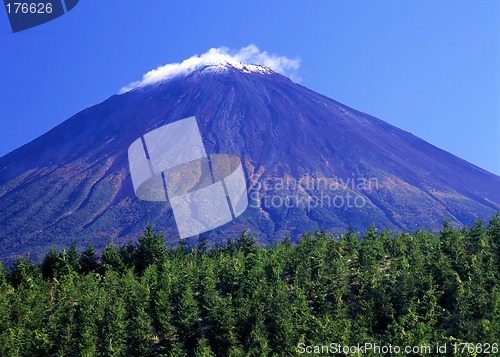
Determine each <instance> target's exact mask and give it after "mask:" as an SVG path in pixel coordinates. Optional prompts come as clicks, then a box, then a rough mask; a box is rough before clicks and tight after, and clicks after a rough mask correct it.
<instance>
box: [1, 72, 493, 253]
mask: <svg viewBox="0 0 500 357" xmlns="http://www.w3.org/2000/svg"><path fill="white" fill-rule="evenodd" d="M262 72H266V71H262ZM193 115H194V116H196V117H197V119H198V123H199V126H200V129H201V132H202V135H203V140H204V143H205V146H206V149H207V152H209V153H229V154H234V155H237V156H239V157H240V158H241V159H242V160H243V162H244V165H245V170H246V175H247V177H248V178H249V180H248V183H249V189H250V206H251V207H249V208H248V209H247V211H246V212H245V213H244V214H243V215H242V216H240V217H239V218H238V219H237V220H235V221H233V222H231V223H228V224H227V225H225V226H223V227H221V228H219V229H217V230H215V231H211V232H209V233H208V234H207V235H208V237H209V239H211V240H219V239H225V238H227V236H228V235H230V234H237V232H239V231H241V230H242V229H245V228H249V229H250V230H251V231H252V232H255V233H256V234H257V238H258V240H260V241H262V242H270V241H272V240H273V239H274V238H276V237H281V236H283V235H286V234H291V235H292V236H297V235H298V234H299V233H301V232H305V231H309V230H315V229H319V228H325V229H327V230H342V229H346V228H347V227H349V226H351V227H353V228H354V229H360V230H361V229H364V228H366V227H367V226H368V225H369V224H371V223H375V224H376V225H377V226H380V227H393V228H397V229H402V230H414V229H416V228H431V227H439V226H440V225H441V223H442V220H443V219H444V218H445V217H449V218H450V219H451V220H452V221H453V222H455V223H456V224H470V223H471V222H472V221H473V220H474V219H477V218H483V219H488V218H489V217H490V216H491V215H492V214H493V213H494V212H495V211H497V210H499V209H500V177H498V176H496V175H493V174H491V173H489V172H487V171H485V170H482V169H481V168H479V167H476V166H474V165H472V164H470V163H468V162H466V161H464V160H462V159H460V158H458V157H456V156H454V155H451V154H449V153H447V152H445V151H443V150H440V149H438V148H436V147H434V146H432V145H430V144H428V143H427V142H425V141H423V140H421V139H419V138H417V137H415V136H413V135H412V134H410V133H407V132H405V131H402V130H400V129H398V128H396V127H394V126H391V125H389V124H387V123H385V122H383V121H381V120H379V119H377V118H374V117H372V116H369V115H367V114H364V113H360V112H358V111H355V110H353V109H351V108H349V107H346V106H345V105H342V104H340V103H338V102H336V101H334V100H332V99H329V98H326V97H324V96H322V95H320V94H317V93H315V92H313V91H311V90H309V89H307V88H304V87H302V86H300V85H298V84H295V83H293V82H292V81H290V80H289V79H288V78H286V77H283V76H281V75H279V74H276V73H272V72H270V71H267V73H261V72H259V71H255V72H251V71H244V70H238V69H236V68H232V67H230V66H229V67H227V68H226V69H225V70H220V68H218V67H212V66H207V67H204V68H201V69H198V70H196V71H194V72H191V73H189V74H187V75H183V76H178V77H175V78H173V79H170V80H168V81H164V82H162V83H159V84H155V85H150V86H147V87H143V88H140V89H135V90H133V91H130V92H128V93H125V94H122V95H115V96H112V97H111V98H109V99H108V100H106V101H105V102H103V103H101V104H98V105H95V106H93V107H90V108H88V109H85V110H84V111H82V112H80V113H78V114H76V115H75V116H73V117H71V118H70V119H68V120H66V121H65V122H64V123H62V124H61V125H59V126H57V127H55V128H54V129H52V130H51V131H49V132H48V133H46V134H44V135H42V136H41V137H39V138H37V139H36V140H34V141H32V142H31V143H29V144H26V145H24V146H23V147H21V148H19V149H17V150H15V151H13V152H11V153H10V154H8V155H6V156H4V157H2V158H0V242H1V244H0V257H1V258H4V259H9V258H12V257H14V256H15V255H16V254H25V253H26V252H27V251H29V250H30V251H31V252H32V253H34V254H35V255H36V254H37V253H43V252H44V251H46V250H47V249H48V248H49V247H50V246H51V245H54V246H56V247H58V246H62V245H67V244H68V243H69V242H70V241H72V240H76V241H77V243H78V244H79V245H80V246H81V245H86V244H88V243H89V242H92V243H93V244H94V246H97V247H98V248H99V247H103V246H104V245H105V244H106V243H107V242H108V241H110V240H113V241H114V242H116V243H120V242H125V241H127V240H129V239H131V238H135V237H137V236H138V234H139V233H140V232H141V231H142V230H143V229H144V228H145V226H146V225H147V224H150V223H153V224H155V226H156V229H158V230H163V231H165V233H166V237H167V240H168V241H171V242H175V241H177V240H178V235H177V230H176V228H175V222H174V219H173V216H172V211H171V209H170V207H169V205H168V204H165V203H161V202H158V203H152V202H143V201H139V200H137V199H136V198H135V196H134V193H133V189H132V182H131V179H130V175H129V171H128V162H127V150H128V147H129V145H130V144H131V143H132V142H133V141H134V140H135V139H137V138H138V137H140V136H141V135H143V134H144V133H146V132H148V131H150V130H152V129H154V128H156V127H159V126H161V125H164V124H167V123H170V122H173V121H176V120H179V119H183V118H187V117H190V116H193ZM349 202H350V203H349ZM320 203H321V204H320ZM356 205H357V206H358V207H355V206H356Z"/></svg>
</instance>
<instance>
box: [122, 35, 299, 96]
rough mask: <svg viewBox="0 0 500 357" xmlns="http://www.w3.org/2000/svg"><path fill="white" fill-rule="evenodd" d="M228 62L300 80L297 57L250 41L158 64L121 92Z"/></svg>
mask: <svg viewBox="0 0 500 357" xmlns="http://www.w3.org/2000/svg"><path fill="white" fill-rule="evenodd" d="M227 64H229V65H231V66H233V67H236V68H242V67H243V65H245V66H246V69H247V70H255V71H260V72H263V69H262V68H261V67H257V66H252V65H258V66H264V67H267V68H269V69H271V70H273V71H274V72H278V73H281V74H283V75H285V76H288V77H290V78H292V79H294V80H296V81H299V80H300V78H299V77H297V76H296V71H297V70H298V69H299V67H300V58H295V59H290V58H288V57H285V56H278V55H275V54H269V53H267V52H266V51H261V50H260V49H259V48H258V47H257V46H255V45H254V44H251V45H249V46H246V47H243V48H241V49H240V50H238V51H231V50H230V49H228V48H226V47H219V48H211V49H210V50H209V51H208V52H205V53H203V54H202V55H199V56H198V55H194V56H192V57H190V58H188V59H186V60H184V61H182V62H181V63H170V64H166V65H164V66H160V67H158V68H156V69H153V70H151V71H149V72H148V73H146V74H145V75H144V76H143V77H142V80H140V81H137V82H133V83H130V84H129V85H128V86H125V87H123V88H122V89H121V90H120V93H124V92H128V91H129V90H132V89H135V88H139V87H143V86H147V85H149V84H154V83H157V82H161V81H164V80H167V79H169V78H172V77H174V76H177V75H181V74H187V73H189V72H192V71H194V70H196V69H198V68H200V67H204V66H207V65H222V66H224V65H227ZM264 71H265V70H264Z"/></svg>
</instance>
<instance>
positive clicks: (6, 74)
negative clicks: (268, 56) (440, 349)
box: [0, 0, 500, 174]
mask: <svg viewBox="0 0 500 357" xmlns="http://www.w3.org/2000/svg"><path fill="white" fill-rule="evenodd" d="M194 3H195V4H194ZM251 43H254V44H256V45H257V46H258V47H259V48H260V49H261V50H265V51H267V52H269V53H274V54H278V55H283V56H287V57H289V58H296V57H300V58H301V66H300V69H299V70H298V75H299V76H300V77H301V78H302V81H301V82H300V84H302V85H304V86H306V87H308V88H310V89H313V90H315V91H317V92H319V93H322V94H324V95H326V96H328V97H331V98H333V99H335V100H338V101H340V102H342V103H344V104H347V105H349V106H351V107H353V108H355V109H357V110H360V111H363V112H366V113H369V114H371V115H374V116H377V117H379V118H381V119H383V120H385V121H387V122H389V123H391V124H393V125H395V126H397V127H400V128H402V129H404V130H407V131H409V132H411V133H413V134H415V135H417V136H419V137H421V138H423V139H424V140H426V141H428V142H430V143H432V144H434V145H436V146H438V147H440V148H442V149H445V150H447V151H449V152H451V153H453V154H455V155H457V156H459V157H462V158H464V159H466V160H467V161H469V162H471V163H473V164H475V165H477V166H480V167H482V168H484V169H486V170H488V171H491V172H494V173H496V174H500V2H497V1H481V2H475V1H444V0H442V1H434V0H429V1H418V2H417V1H413V2H410V1H400V0H397V1H388V0H385V1H347V0H345V1H341V0H335V1H332V0H326V1H319V0H318V1H314V2H311V1H289V0H288V1H281V0H273V1H252V2H237V1H218V2H214V1H211V2H209V1H199V2H178V1H175V2H174V1H171V0H148V1H138V0H120V1H105V0H104V1H103V0H85V1H81V2H80V3H79V5H78V6H77V7H75V8H74V9H73V10H72V11H70V12H69V13H67V14H66V15H64V16H62V17H60V18H58V19H56V20H54V21H51V22H49V23H47V24H44V25H41V26H39V27H36V28H33V29H30V30H27V31H23V32H19V33H16V34H12V33H11V31H10V26H9V24H8V21H7V15H6V13H5V11H4V10H0V83H1V96H0V128H1V130H0V156H3V155H5V154H7V153H8V152H10V151H12V150H14V149H15V148H17V147H19V146H21V145H23V144H25V143H27V142H29V141H31V140H33V139H35V138H36V137H37V136H39V135H41V134H43V133H44V132H46V131H48V130H49V129H51V128H52V127H54V126H56V125H57V124H59V123H61V122H62V121H64V120H65V119H67V118H69V117H70V116H71V115H73V114H75V113H77V112H79V111H80V110H83V109H85V108H86V107H88V106H91V105H93V104H97V103H99V102H101V101H103V100H105V99H106V98H108V97H109V96H111V95H113V94H115V93H117V92H118V91H119V89H120V88H122V87H123V86H125V85H127V84H128V83H130V82H133V81H136V80H140V79H141V78H142V75H143V74H144V73H146V72H147V71H149V70H151V69H153V68H156V67H158V66H160V65H163V64H166V63H170V62H179V61H182V60H184V59H186V58H188V57H190V56H192V55H194V54H201V53H203V52H206V51H207V50H208V49H209V48H211V47H220V46H226V47H229V48H231V49H240V48H242V47H245V46H247V45H249V44H251Z"/></svg>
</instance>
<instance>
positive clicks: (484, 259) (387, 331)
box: [0, 214, 500, 357]
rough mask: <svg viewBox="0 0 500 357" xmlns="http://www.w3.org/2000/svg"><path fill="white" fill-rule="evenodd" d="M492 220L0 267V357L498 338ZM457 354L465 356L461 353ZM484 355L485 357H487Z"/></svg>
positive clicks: (257, 350) (499, 259) (151, 244)
mask: <svg viewBox="0 0 500 357" xmlns="http://www.w3.org/2000/svg"><path fill="white" fill-rule="evenodd" d="M499 253H500V217H499V215H498V214H497V215H495V216H494V217H493V218H492V219H491V221H490V222H489V225H488V226H487V227H485V224H484V223H483V222H480V221H478V222H476V223H475V224H474V225H473V226H472V227H471V228H470V229H469V228H464V229H461V230H459V229H457V228H455V227H453V226H452V225H451V224H450V222H448V221H447V222H445V223H444V225H443V229H442V230H441V232H439V233H437V234H434V233H432V232H423V231H420V232H417V233H414V234H408V233H400V234H396V235H391V234H390V232H389V231H387V230H386V231H382V232H377V230H376V229H375V228H374V227H370V228H369V229H368V230H367V232H366V233H365V235H364V237H363V239H359V236H358V234H357V233H355V232H352V231H350V232H348V233H346V234H344V235H342V236H341V237H339V238H338V239H336V238H334V237H333V236H331V235H329V234H327V233H325V232H318V233H316V234H315V235H312V234H306V235H304V236H303V237H302V238H301V239H300V240H299V241H298V242H297V244H296V245H292V244H291V242H290V240H289V239H288V238H287V239H285V240H284V241H283V242H281V243H280V242H276V243H275V244H274V245H273V246H272V247H269V248H262V247H258V246H257V245H256V244H255V240H254V239H253V237H252V236H251V235H248V234H247V233H246V232H244V233H242V234H241V236H240V237H239V238H238V239H236V240H232V239H231V240H229V241H228V242H227V244H225V245H221V246H216V247H215V248H212V249H209V248H208V247H207V246H206V242H205V241H202V242H201V243H200V245H199V246H197V247H193V248H192V249H190V250H188V249H187V245H186V244H185V242H183V243H182V244H180V245H179V246H178V247H177V248H170V249H167V248H165V245H164V242H163V236H162V235H158V234H156V233H154V232H153V230H152V228H151V227H148V228H147V229H146V231H145V232H144V234H143V235H142V236H141V237H140V238H139V240H138V243H136V244H133V243H130V244H127V245H125V246H122V247H116V246H114V245H112V244H110V245H108V246H107V247H106V249H105V250H104V251H103V252H102V254H101V256H100V257H99V258H98V257H97V256H96V253H95V251H94V249H93V248H92V246H91V245H89V247H88V248H87V249H85V250H84V251H83V252H82V253H81V254H79V253H78V252H77V251H76V245H75V244H72V246H71V247H70V248H69V249H63V250H62V251H61V252H57V251H55V250H54V249H51V250H50V251H49V252H48V253H47V254H46V256H45V258H44V259H43V261H42V262H41V264H40V265H39V266H37V265H35V264H34V263H33V262H32V261H31V260H30V259H29V257H27V258H19V259H18V260H17V261H16V262H15V263H14V265H13V266H12V267H11V268H10V270H7V269H5V268H3V267H2V265H1V264H0V356H156V355H161V356H176V357H179V356H294V355H296V354H297V346H298V344H299V343H305V344H306V345H323V344H325V343H326V344H329V343H331V342H336V343H340V344H342V345H356V344H358V343H364V342H372V343H377V344H378V345H389V344H392V345H400V346H406V345H428V346H433V347H435V346H437V345H438V344H439V345H443V344H444V343H447V344H448V351H449V349H450V348H451V347H450V346H451V345H450V344H452V343H460V342H474V343H480V342H482V343H485V342H488V343H495V342H497V343H498V342H499V341H498V339H499V336H500V256H499ZM465 355H466V354H465ZM492 355H493V354H492Z"/></svg>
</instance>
